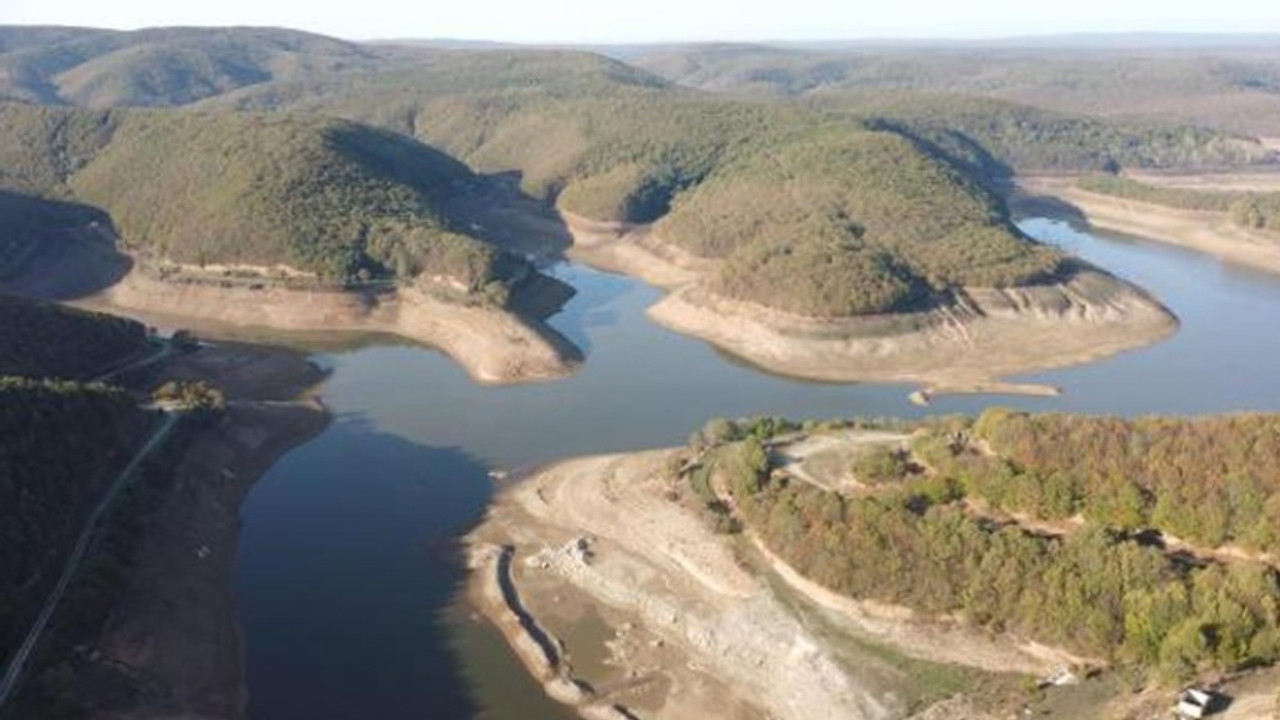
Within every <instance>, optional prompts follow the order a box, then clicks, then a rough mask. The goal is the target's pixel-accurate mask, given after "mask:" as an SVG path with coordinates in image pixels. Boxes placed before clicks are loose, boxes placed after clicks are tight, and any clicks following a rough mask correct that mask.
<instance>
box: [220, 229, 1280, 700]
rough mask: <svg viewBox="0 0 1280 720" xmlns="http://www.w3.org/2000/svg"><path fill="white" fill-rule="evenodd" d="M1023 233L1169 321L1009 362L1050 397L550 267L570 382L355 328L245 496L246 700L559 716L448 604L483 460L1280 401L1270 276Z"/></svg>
mask: <svg viewBox="0 0 1280 720" xmlns="http://www.w3.org/2000/svg"><path fill="white" fill-rule="evenodd" d="M1023 227H1024V229H1025V230H1026V231H1027V232H1029V233H1030V234H1032V235H1033V236H1035V237H1037V238H1040V239H1043V240H1045V241H1048V242H1052V243H1055V244H1058V245H1061V246H1063V247H1064V248H1066V249H1067V250H1069V251H1071V252H1074V253H1076V254H1078V255H1081V256H1082V257H1084V258H1086V259H1088V260H1090V261H1092V262H1094V263H1095V264H1097V265H1099V266H1101V267H1103V268H1106V269H1108V270H1110V271H1111V272H1113V273H1115V274H1117V275H1119V276H1121V277H1123V278H1125V279H1127V280H1131V281H1133V282H1135V283H1137V284H1138V285H1140V286H1142V287H1144V288H1146V289H1148V290H1150V291H1151V292H1152V293H1154V294H1155V295H1156V296H1157V297H1158V298H1159V299H1160V300H1162V301H1163V302H1164V303H1165V304H1167V305H1168V306H1169V307H1170V308H1171V309H1172V310H1173V311H1174V313H1175V314H1177V315H1178V317H1179V318H1180V319H1181V321H1182V328H1181V330H1180V332H1179V333H1178V334H1177V335H1176V336H1175V337H1174V338H1172V339H1170V340H1168V341H1165V342H1163V343H1159V344H1157V345H1153V346H1151V347H1148V348H1144V349H1141V350H1137V351H1133V352H1128V353H1124V354H1122V355H1119V356H1116V357H1112V358H1109V359H1106V360H1103V361H1100V362H1097V363H1093V364H1090V365H1086V366H1081V367H1077V368H1071V369H1067V370H1061V371H1054V372H1049V373H1043V374H1038V375H1034V376H1028V377H1024V378H1018V379H1019V380H1026V381H1034V382H1042V383H1049V384H1052V385H1057V386H1060V387H1062V388H1063V390H1064V394H1063V395H1062V397H1059V398H1032V397H992V396H952V397H942V398H938V399H937V400H936V402H935V404H934V406H933V407H931V408H926V409H921V408H918V407H915V406H913V405H911V404H910V403H909V402H908V400H907V394H908V392H909V391H910V390H911V388H909V387H906V386H895V385H870V384H862V385H853V384H823V383H812V382H804V381H798V380H793V379H789V378H782V377H777V376H772V375H768V374H766V373H763V372H761V371H759V370H756V369H754V368H752V367H750V366H748V365H746V364H744V363H741V362H738V361H735V360H733V359H732V358H728V357H726V356H724V355H722V354H720V353H718V352H716V351H715V350H713V349H712V348H711V347H710V346H708V345H707V344H705V343H703V342H701V341H698V340H695V339H691V338H687V337H684V336H681V335H678V334H676V333H673V332H671V331H668V330H665V329H663V328H661V327H659V326H658V325H656V324H654V323H652V322H650V321H649V320H648V319H647V318H646V317H645V314H644V311H645V308H647V307H648V306H649V305H651V304H653V303H654V302H656V301H657V300H658V299H659V297H660V296H661V294H660V291H658V290H655V289H653V288H650V287H648V286H645V285H644V284H642V283H640V282H639V281H636V280H632V279H630V278H626V277H621V276H616V275H610V274H606V273H600V272H596V271H593V270H590V269H587V268H583V267H579V266H571V265H561V266H558V267H557V268H556V269H555V271H554V272H555V274H557V275H558V276H559V277H560V278H561V279H563V280H565V281H567V282H569V283H570V284H572V285H574V286H575V287H576V288H577V289H578V291H579V293H578V295H577V296H576V297H575V298H574V299H573V300H572V301H571V302H570V303H569V304H568V306H567V307H566V308H565V309H564V311H563V312H561V313H560V314H559V315H557V316H556V317H555V318H553V319H552V320H551V324H552V325H554V326H555V327H556V328H557V329H558V330H559V331H560V332H562V333H564V334H565V335H566V336H568V337H569V338H570V339H571V340H572V341H573V342H574V343H575V344H577V345H578V346H579V347H581V348H582V349H583V351H584V353H585V355H586V357H587V362H586V364H585V366H584V367H583V368H582V369H581V371H580V372H578V373H577V374H575V375H574V376H573V377H571V378H568V379H566V380H562V381H558V382H550V383H540V384H533V385H523V386H515V387H483V386H478V385H476V384H474V383H472V382H471V381H470V380H469V379H468V377H467V375H466V373H465V372H464V371H463V370H462V369H461V368H459V367H458V366H456V365H455V364H454V363H452V362H451V361H450V360H448V359H447V358H445V357H443V356H442V355H440V354H438V353H435V352H432V351H429V350H424V349H420V348H414V347H403V346H390V345H385V346H371V347H365V348H362V349H359V350H353V351H349V352H342V353H336V354H331V355H325V356H322V357H321V360H322V361H323V362H325V363H327V364H329V365H332V366H333V368H334V369H335V372H334V374H333V377H332V379H331V380H330V382H329V383H328V385H327V386H326V387H325V390H324V396H325V401H326V403H327V404H328V405H329V406H330V408H331V409H332V411H333V412H334V414H335V421H334V423H333V425H332V427H331V428H330V429H329V430H328V431H327V432H326V433H325V434H324V435H322V436H320V437H319V438H317V439H316V440H314V441H312V442H310V443H308V444H307V445H304V446H302V447H300V448H298V449H297V450H295V451H293V452H292V453H290V454H289V455H288V456H286V457H285V458H284V459H283V460H282V461H281V462H280V463H279V464H278V465H277V466H276V467H275V468H273V469H272V470H271V471H270V472H269V473H268V475H267V476H266V477H265V478H264V479H263V480H262V481H261V482H260V483H259V484H258V486H257V487H256V488H255V489H254V491H253V493H252V494H251V496H250V498H249V500H248V501H247V502H246V504H245V506H244V508H243V512H242V515H243V518H244V529H243V536H242V540H241V557H240V563H239V570H238V582H237V587H236V592H237V598H238V603H239V608H240V616H241V621H242V624H243V627H244V631H245V641H246V660H247V672H248V683H249V691H250V696H251V700H250V713H251V714H252V715H254V716H255V717H259V718H269V719H270V720H277V719H280V718H284V719H289V718H317V719H320V720H323V719H327V718H333V719H336V718H361V717H377V718H385V719H388V720H391V719H395V718H427V717H430V718H468V717H487V718H510V719H512V720H515V719H516V718H520V719H526V718H533V719H536V718H564V717H568V714H567V711H565V710H563V709H562V708H560V707H559V706H557V705H555V704H554V703H552V702H551V701H550V700H547V699H545V698H544V697H543V695H542V692H541V689H540V687H539V686H538V685H537V684H536V683H534V682H533V681H532V680H531V679H529V678H528V677H527V676H526V675H525V673H524V671H523V668H522V667H521V666H520V665H519V664H518V663H517V662H516V661H515V659H514V658H513V657H512V656H511V655H510V654H509V653H508V652H507V651H506V648H505V646H504V645H503V644H502V641H501V638H500V637H498V636H497V634H496V633H494V632H492V631H490V630H489V629H488V627H487V626H486V625H484V624H483V623H482V622H481V621H478V620H474V619H473V618H472V615H471V614H470V613H469V612H468V610H467V608H465V607H464V606H462V604H461V603H459V602H458V597H459V590H460V583H461V582H462V580H463V569H462V567H461V564H460V562H459V561H458V559H457V553H456V545H455V540H456V538H457V537H458V536H459V535H461V534H463V533H464V532H466V531H467V530H468V529H469V528H470V527H471V526H472V525H473V524H474V523H475V522H476V521H477V519H478V518H479V517H480V515H481V514H482V513H483V511H484V508H485V506H486V503H487V502H488V499H489V497H490V496H491V494H492V491H493V488H492V484H491V482H490V480H489V479H488V477H487V475H486V472H487V471H488V470H489V469H490V468H504V469H505V468H511V467H518V466H526V465H530V464H534V463H539V462H544V461H548V460H552V459H556V458H561V457H565V456H569V455H579V454H587V453H602V452H613V451H622V450H630V449H637V448H645V447H657V446H664V445H673V444H679V443H682V442H683V441H684V439H685V438H686V437H687V436H688V435H689V433H690V432H691V431H692V430H694V429H695V428H697V427H699V426H701V425H702V423H704V422H705V421H706V420H707V419H709V418H712V417H717V416H735V417H736V416H745V415H757V414H768V415H785V416H789V417H795V418H823V417H847V416H852V415H869V416H876V415H892V416H915V415H919V414H921V413H924V412H928V413H946V412H969V411H976V410H979V409H981V408H982V407H985V406H988V405H991V404H1005V405H1012V406H1017V407H1023V408H1027V409H1035V410H1047V409H1060V410H1071V411H1081V412H1099V413H1118V414H1130V415H1132V414H1146V413H1201V412H1217V411H1233V410H1280V373H1275V372H1274V369H1273V368H1274V363H1275V360H1274V358H1275V357H1278V356H1280V333H1277V332H1276V330H1277V329H1280V318H1277V315H1276V312H1275V308H1277V307H1280V276H1272V275H1266V274H1263V273H1258V272H1255V271H1250V270H1247V269H1243V268H1236V267H1231V266H1226V265H1223V264H1221V263H1220V262H1218V261H1216V260H1214V259H1212V258H1209V257H1207V256H1203V255H1199V254H1195V253H1192V252H1189V251H1185V250H1181V249H1178V248H1171V247H1166V246H1163V245H1159V244H1156V243H1150V242H1145V241H1129V240H1115V239H1104V238H1099V237H1094V236H1092V235H1088V234H1085V233H1080V232H1077V231H1074V230H1072V229H1071V228H1069V227H1068V226H1066V225H1064V224H1062V223H1058V222H1053V221H1048V220H1038V219H1036V220H1028V221H1026V222H1025V223H1024V224H1023Z"/></svg>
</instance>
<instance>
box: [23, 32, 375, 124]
mask: <svg viewBox="0 0 1280 720" xmlns="http://www.w3.org/2000/svg"><path fill="white" fill-rule="evenodd" d="M382 63H383V60H382V59H381V58H380V57H378V56H377V54H376V53H375V52H374V51H373V50H371V49H367V48H363V47H361V46H358V45H355V44H353V43H348V42H343V41H341V40H335V39H333V38H327V37H323V36H320V35H312V34H309V33H303V32H298V31H294V30H283V29H277V28H151V29H146V30H138V31H133V32H120V31H113V30H91V29H84V28H40V27H35V28H14V27H6V28H0V99H3V98H8V99H16V100H24V101H28V102H38V103H45V104H68V105H79V106H85V107H100V108H106V107H123V106H157V105H183V104H186V103H189V102H193V101H195V100H198V99H200V98H204V97H210V96H213V95H218V94H221V93H224V92H227V91H229V90H233V89H235V88H238V87H243V86H246V85H253V84H257V83H262V82H268V81H271V80H280V79H293V78H299V77H309V76H312V75H321V74H330V73H340V72H344V71H347V70H352V69H361V68H364V69H367V68H371V67H377V66H380V65H381V64H382Z"/></svg>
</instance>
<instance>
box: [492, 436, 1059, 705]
mask: <svg viewBox="0 0 1280 720" xmlns="http://www.w3.org/2000/svg"><path fill="white" fill-rule="evenodd" d="M675 452H676V451H649V452H639V453H632V454H626V455H609V456H597V457H584V458H577V459H573V460H567V461H563V462H560V463H556V464H554V465H550V466H546V467H543V468H540V469H539V470H538V471H536V472H534V473H533V474H532V475H531V476H530V477H528V478H526V479H524V480H523V481H521V482H520V483H519V484H517V485H514V486H512V487H510V488H508V489H507V490H506V491H504V492H503V493H502V494H501V495H500V496H499V497H498V499H497V500H496V501H495V502H494V503H493V505H492V506H491V509H490V512H489V514H488V516H487V517H486V519H485V521H484V522H483V523H482V524H481V525H480V526H479V527H478V528H477V529H476V530H475V531H473V532H472V534H471V535H470V536H469V538H468V540H469V543H470V546H471V549H472V551H471V557H472V564H473V567H474V568H475V569H476V570H475V572H474V573H473V575H472V577H471V580H470V592H471V597H472V600H473V602H474V604H475V605H476V606H477V607H478V609H479V610H480V611H481V612H482V613H483V614H484V615H485V616H486V617H488V618H489V619H490V620H491V621H492V622H493V623H494V624H495V625H496V626H497V627H498V629H499V630H500V631H501V632H502V633H503V635H504V636H505V637H506V638H507V640H508V643H509V644H510V645H511V646H512V648H513V649H514V650H515V651H516V654H517V655H518V656H519V657H520V658H521V660H522V661H523V662H524V664H525V665H526V667H527V668H528V669H529V672H530V673H531V674H532V675H533V676H534V677H535V678H538V679H539V680H540V681H543V682H544V683H547V691H548V695H550V696H551V697H553V698H556V699H558V700H560V701H562V702H565V703H566V704H568V705H571V706H574V707H575V708H576V709H578V710H579V711H580V712H582V711H586V712H582V714H583V715H584V717H599V716H598V715H593V714H591V713H592V712H596V710H594V709H595V708H601V707H608V706H614V705H617V706H621V707H622V708H623V709H624V711H625V712H627V713H630V714H631V715H632V716H635V717H644V718H658V719H666V718H671V719H676V718H688V717H707V718H735V719H736V718H757V717H774V718H815V717H817V718H827V717H829V718H873V719H876V720H881V719H886V718H894V717H905V716H906V715H907V714H908V713H907V708H905V707H904V706H903V705H902V704H901V700H900V699H899V698H900V696H901V694H902V692H903V691H904V688H903V683H904V682H909V679H904V678H902V677H901V675H900V673H899V672H897V671H895V670H894V669H892V668H891V667H890V666H888V665H886V664H885V660H884V658H883V657H878V656H876V655H875V654H874V653H868V652H866V651H861V652H859V651H856V650H853V651H851V650H849V649H848V648H847V647H843V646H842V645H841V642H840V641H836V640H833V638H831V637H829V636H828V635H827V633H826V632H824V633H822V634H816V633H815V631H814V629H813V628H812V627H811V626H810V623H809V622H808V621H806V620H804V619H803V618H802V617H801V616H800V615H798V614H797V612H798V611H797V610H796V605H795V601H794V600H788V599H785V598H784V596H781V595H778V593H779V592H784V591H782V590H779V589H777V586H774V585H771V584H770V583H769V582H768V581H767V580H766V578H765V576H766V575H773V576H774V577H777V578H779V580H780V581H781V583H782V586H783V587H786V588H788V590H786V591H785V592H786V593H794V595H795V597H797V598H803V599H804V600H805V601H806V602H808V603H811V604H812V605H813V606H815V607H818V608H821V612H823V613H825V614H826V615H827V616H828V617H829V618H830V620H829V622H831V623H833V625H832V626H833V627H839V628H840V630H839V632H840V633H849V634H850V635H851V636H853V637H859V638H866V639H868V640H870V641H872V642H882V643H888V644H889V645H891V646H893V647H895V648H897V649H898V650H899V651H901V652H904V653H905V654H907V655H909V656H911V657H917V658H920V659H923V660H927V661H931V662H941V663H954V664H960V665H966V666H971V667H976V668H979V669H981V670H983V671H989V672H993V673H1037V674H1042V673H1045V672H1047V671H1048V670H1049V669H1051V668H1054V667H1057V666H1059V665H1060V664H1061V663H1063V662H1064V661H1069V660H1070V658H1069V657H1067V656H1064V655H1063V654H1061V653H1058V652H1056V651H1054V650H1052V649H1049V648H1044V647H1041V646H1035V645H1031V644H1026V645H1022V646H1019V645H1017V644H1016V643H1013V642H1004V641H998V640H992V639H990V638H988V637H986V636H984V635H983V634H982V633H981V632H979V631H975V630H973V629H970V628H966V627H964V626H962V625H959V624H950V625H948V624H945V623H943V624H939V623H936V622H933V621H929V620H926V619H922V618H918V617H915V616H914V615H913V614H912V613H910V612H909V611H906V610H904V609H901V608H892V607H887V606H885V607H881V606H877V605H876V604H874V603H858V602H855V601H853V600H850V599H848V598H837V599H834V600H833V598H832V594H831V593H829V592H826V591H820V589H818V590H815V586H813V584H812V583H810V582H809V581H807V580H805V579H803V578H800V577H799V576H798V574H796V573H795V572H794V571H793V570H791V571H790V572H788V571H789V570H790V569H789V568H787V567H786V566H785V564H784V563H781V561H779V560H778V559H777V558H776V557H773V556H772V555H771V554H769V553H767V552H766V553H765V554H764V555H763V556H762V557H763V558H764V560H763V561H762V563H763V566H764V567H768V568H770V569H769V570H764V571H761V572H762V573H763V574H758V573H755V572H752V571H748V570H747V569H746V564H745V563H744V561H743V560H742V558H741V556H740V555H739V553H740V552H743V549H742V546H740V545H738V544H735V541H734V539H733V536H726V535H717V534H715V533H714V532H713V531H712V530H711V528H710V527H709V525H708V524H707V522H706V520H705V518H703V517H700V516H699V515H698V514H697V512H696V511H695V510H693V509H692V508H691V507H690V506H688V505H685V504H683V503H681V502H678V501H675V500H673V499H672V498H671V492H672V486H671V484H670V481H669V478H667V477H666V474H667V472H668V471H667V468H669V466H670V462H671V458H672V457H673V454H674V453H675ZM498 558H506V559H507V563H506V565H505V567H506V568H507V569H506V570H505V571H504V570H503V568H504V565H502V564H500V563H499V561H498ZM751 564H755V563H751ZM504 573H505V574H504ZM504 585H505V586H506V587H507V590H506V591H505V592H504V590H503V586H504ZM565 606H571V607H573V608H574V610H573V611H572V612H569V613H568V614H566V615H563V616H561V614H562V613H564V612H565V611H564V607H565ZM587 608H590V609H591V611H593V612H598V613H599V614H600V615H601V616H602V617H605V618H606V619H607V624H608V627H609V628H610V629H611V630H612V634H610V633H608V632H606V633H605V634H604V636H603V637H604V638H605V639H604V641H603V645H604V648H605V651H606V652H607V654H608V656H609V659H608V660H607V661H606V665H608V666H610V667H612V668H614V670H612V671H610V672H609V673H604V674H603V675H602V674H601V673H602V671H601V670H598V669H597V670H595V673H596V675H594V676H593V675H592V674H591V672H590V671H589V670H588V671H587V672H586V674H585V675H583V674H580V673H579V670H578V668H577V667H576V666H575V663H574V660H575V658H574V652H575V650H577V651H581V652H584V653H585V652H586V649H584V648H582V647H577V648H575V647H574V646H572V645H566V643H565V642H564V640H563V638H564V634H565V633H569V632H571V631H572V629H573V627H574V623H575V622H577V618H579V617H580V616H581V615H582V613H583V612H586V609H587ZM520 618H524V620H523V621H522V620H521V619H520ZM538 635H541V636H543V639H541V640H540V639H538V638H537V637H536V636H538ZM833 643H835V644H833ZM838 645H840V646H841V647H842V649H840V650H839V651H837V650H836V647H837V646H838ZM548 647H549V648H552V650H551V651H550V652H548V651H547V650H546V648H548ZM855 647H856V646H855ZM566 651H567V652H566ZM851 652H852V653H855V655H853V656H851V655H850V653H851ZM619 678H625V680H621V679H619ZM579 681H581V682H583V683H585V685H581V684H579ZM566 684H568V685H570V686H572V687H583V686H585V687H590V688H593V689H594V692H593V693H589V694H587V695H586V696H585V697H584V696H580V695H579V696H570V697H566V696H565V694H564V692H563V688H564V687H565V686H566ZM635 684H644V685H647V686H648V687H651V688H658V690H657V692H656V694H655V695H653V696H649V697H645V698H644V701H643V704H642V705H633V704H631V702H630V700H631V698H632V696H629V695H628V694H627V691H628V688H629V687H631V686H633V685H635ZM713 688H714V693H715V695H716V701H715V702H714V703H708V702H707V700H708V698H707V695H708V693H710V692H711V691H712V689H713ZM974 717H985V715H982V714H977V715H975V716H974Z"/></svg>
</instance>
